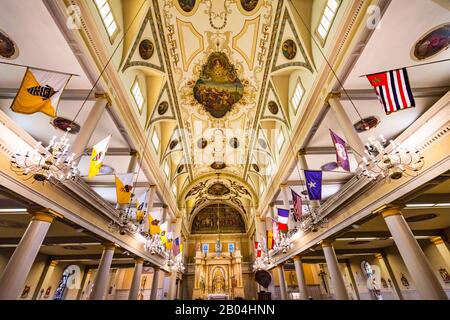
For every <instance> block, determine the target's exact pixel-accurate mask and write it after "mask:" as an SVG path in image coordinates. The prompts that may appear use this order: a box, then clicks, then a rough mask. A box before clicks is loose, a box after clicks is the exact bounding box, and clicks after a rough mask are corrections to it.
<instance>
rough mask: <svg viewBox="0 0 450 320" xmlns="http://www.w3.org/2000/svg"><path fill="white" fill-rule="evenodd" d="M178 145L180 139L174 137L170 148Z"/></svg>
mask: <svg viewBox="0 0 450 320" xmlns="http://www.w3.org/2000/svg"><path fill="white" fill-rule="evenodd" d="M177 145H178V140H177V139H173V140H172V141H170V144H169V149H170V150H173V149H174V148H175V147H176V146H177Z"/></svg>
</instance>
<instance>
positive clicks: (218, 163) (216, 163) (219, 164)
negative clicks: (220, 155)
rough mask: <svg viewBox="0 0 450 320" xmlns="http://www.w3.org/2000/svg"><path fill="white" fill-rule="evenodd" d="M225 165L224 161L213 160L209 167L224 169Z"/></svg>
mask: <svg viewBox="0 0 450 320" xmlns="http://www.w3.org/2000/svg"><path fill="white" fill-rule="evenodd" d="M226 166H227V165H226V164H225V162H222V161H214V162H213V163H212V164H211V168H213V169H214V170H222V169H225V168H226Z"/></svg>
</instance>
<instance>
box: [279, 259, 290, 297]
mask: <svg viewBox="0 0 450 320" xmlns="http://www.w3.org/2000/svg"><path fill="white" fill-rule="evenodd" d="M277 270H278V282H279V283H280V293H281V300H288V295H287V288H286V280H285V279H284V267H283V264H282V263H280V264H279V265H277Z"/></svg>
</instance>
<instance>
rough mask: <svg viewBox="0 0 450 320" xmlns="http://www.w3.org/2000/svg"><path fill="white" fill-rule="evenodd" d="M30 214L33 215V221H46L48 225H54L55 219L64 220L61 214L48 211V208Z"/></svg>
mask: <svg viewBox="0 0 450 320" xmlns="http://www.w3.org/2000/svg"><path fill="white" fill-rule="evenodd" d="M30 213H31V214H32V215H33V217H32V218H31V220H36V221H44V222H48V223H52V222H53V220H54V219H55V218H61V219H62V218H63V215H62V214H59V213H57V212H55V211H53V210H51V209H47V208H45V209H40V210H36V211H32V212H30Z"/></svg>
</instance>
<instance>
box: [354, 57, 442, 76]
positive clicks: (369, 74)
mask: <svg viewBox="0 0 450 320" xmlns="http://www.w3.org/2000/svg"><path fill="white" fill-rule="evenodd" d="M446 61H450V58H449V59H443V60H436V61H430V62H424V63H419V64H412V65H409V66H406V67H401V68H396V69H394V70H399V69H409V68H414V67H421V66H426V65H429V64H435V63H440V62H446ZM383 72H386V70H385V71H380V72H374V73H368V74H363V75H362V76H359V78H363V77H367V76H372V75H374V74H378V73H383Z"/></svg>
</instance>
